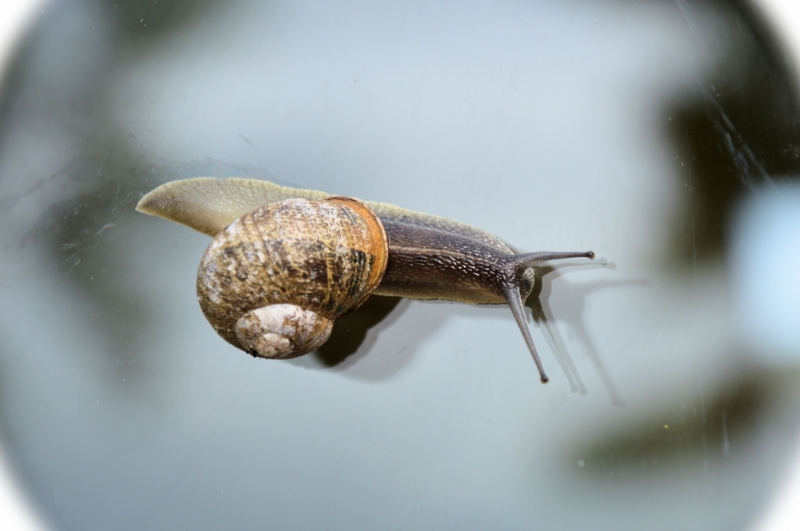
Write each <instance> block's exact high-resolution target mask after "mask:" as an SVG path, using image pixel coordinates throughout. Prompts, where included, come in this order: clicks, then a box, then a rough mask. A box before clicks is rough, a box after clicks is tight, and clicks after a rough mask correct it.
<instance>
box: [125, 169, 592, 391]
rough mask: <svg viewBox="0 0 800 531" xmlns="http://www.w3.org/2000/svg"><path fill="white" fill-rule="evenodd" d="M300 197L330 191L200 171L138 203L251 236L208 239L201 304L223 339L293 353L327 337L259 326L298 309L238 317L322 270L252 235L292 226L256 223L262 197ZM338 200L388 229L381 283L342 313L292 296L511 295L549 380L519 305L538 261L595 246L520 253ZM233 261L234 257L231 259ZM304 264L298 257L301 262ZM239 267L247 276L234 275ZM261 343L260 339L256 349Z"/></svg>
mask: <svg viewBox="0 0 800 531" xmlns="http://www.w3.org/2000/svg"><path fill="white" fill-rule="evenodd" d="M296 198H304V199H305V200H313V201H312V202H319V201H320V200H324V199H330V198H332V196H330V195H328V194H326V193H324V192H319V191H315V190H301V189H295V188H288V187H282V186H278V185H276V184H273V183H270V182H267V181H258V180H251V179H237V178H230V179H213V178H208V177H201V178H195V179H187V180H183V181H173V182H170V183H167V184H164V185H162V186H159V187H158V188H156V189H155V190H153V191H152V192H150V193H148V194H147V195H145V196H144V197H143V198H142V199H141V201H140V202H139V204H138V205H137V207H136V208H137V210H139V211H140V212H143V213H146V214H151V215H155V216H159V217H162V218H165V219H168V220H171V221H175V222H177V223H181V224H183V225H187V226H189V227H191V228H193V229H195V230H198V231H200V232H203V233H204V234H208V235H210V236H214V237H215V242H216V241H217V239H219V234H228V233H230V238H229V237H228V236H225V238H226V239H230V241H231V242H232V241H234V240H236V239H237V238H238V235H237V234H239V233H241V234H244V233H247V234H248V235H249V236H248V238H249V240H248V241H250V240H252V243H249V244H248V245H247V246H243V247H236V246H235V245H232V244H231V243H224V244H223V243H219V244H215V243H212V245H211V247H214V246H215V245H221V246H225V248H226V249H228V251H227V253H228V254H225V253H222V255H221V256H222V258H215V259H214V260H222V262H219V263H217V262H215V261H214V260H212V261H210V262H209V263H210V264H212V265H208V266H206V265H203V264H205V263H206V258H205V257H204V262H203V263H201V266H200V273H199V275H198V296H199V298H200V299H201V306H202V307H203V312H204V313H205V314H206V317H207V318H208V320H209V321H210V322H211V323H212V325H213V326H214V328H215V329H216V330H217V332H219V334H220V335H221V336H222V337H223V338H225V339H226V340H227V341H229V342H230V343H231V344H233V345H235V346H237V347H239V348H242V349H243V350H246V351H248V352H251V353H257V354H258V355H261V356H264V357H290V356H294V355H299V354H297V353H298V352H299V351H301V350H302V351H304V352H310V351H311V350H313V349H315V348H317V347H318V346H319V345H321V344H322V343H323V342H324V340H322V341H319V340H318V338H317V336H314V337H315V338H314V339H312V340H309V339H308V337H306V336H303V339H299V340H288V339H287V340H286V341H284V340H283V339H281V338H277V339H276V337H273V336H267V335H265V334H267V333H266V332H264V328H265V325H264V324H263V323H264V322H266V321H265V320H269V321H270V322H273V321H275V322H277V321H276V320H280V319H283V320H284V322H290V321H291V319H294V321H291V322H292V323H294V322H300V321H299V320H298V319H296V318H295V317H292V318H291V319H290V318H289V317H284V316H282V315H281V316H278V317H276V316H274V315H270V317H269V319H266V317H265V315H264V314H263V312H261V311H260V310H259V313H257V314H256V315H249V316H247V317H246V319H245V321H242V323H244V324H246V325H247V327H249V328H248V329H247V330H250V331H249V332H248V331H247V330H245V332H241V333H240V332H239V329H238V328H237V323H238V322H239V321H240V319H243V318H244V317H243V316H244V315H245V314H247V312H252V311H254V310H256V308H261V307H265V306H267V305H269V304H272V305H275V304H280V303H282V302H283V301H282V300H278V297H273V296H272V295H270V293H273V292H276V293H277V292H287V293H289V292H292V291H293V290H294V288H292V287H290V286H291V285H294V284H293V282H294V283H296V284H297V285H300V286H304V287H303V292H304V293H305V291H304V290H305V289H306V287H307V286H308V283H309V282H310V280H311V276H314V277H315V278H318V277H320V276H321V271H322V269H321V268H320V262H314V260H313V259H311V258H308V259H306V258H302V259H301V258H298V259H297V262H296V263H295V262H292V263H289V262H281V261H280V260H278V259H276V257H275V256H273V255H272V254H271V252H267V251H266V247H264V248H263V249H262V247H261V244H259V243H258V241H259V238H260V237H262V236H268V235H269V237H273V236H272V235H273V234H284V233H283V232H282V231H285V230H290V229H288V228H284V223H283V221H281V222H279V223H276V224H274V225H270V228H268V229H267V228H265V227H264V226H262V224H261V222H259V223H257V224H254V221H255V218H259V219H260V218H261V212H264V211H265V210H264V209H265V208H266V207H265V206H264V205H276V204H278V205H280V204H282V203H283V202H284V200H287V199H296ZM336 199H340V200H350V201H353V202H354V203H356V204H358V205H360V206H361V207H366V210H368V211H369V212H372V213H374V215H375V216H377V219H378V220H379V222H378V224H379V225H381V226H382V229H381V230H382V231H384V234H385V238H386V240H385V242H384V243H385V244H386V245H387V248H388V254H387V255H386V258H385V272H384V271H382V272H381V275H382V280H380V283H379V285H377V287H374V288H371V289H369V290H367V291H365V292H364V293H365V294H363V295H359V296H358V297H360V298H358V300H357V301H356V303H355V305H354V306H352V307H348V308H347V309H345V310H344V311H343V312H338V313H337V312H332V311H330V310H331V308H330V304H332V303H331V301H330V300H329V301H328V304H327V305H326V304H323V305H322V306H321V307H320V308H317V307H316V306H315V307H314V308H311V307H309V304H310V303H311V302H313V303H314V304H316V305H319V302H320V300H321V298H324V296H323V295H314V296H311V295H302V296H301V297H300V298H299V299H298V300H296V301H295V302H293V303H292V304H297V305H298V306H300V307H301V308H304V309H308V310H313V311H314V312H315V313H316V314H317V315H320V316H321V317H323V318H325V319H329V320H331V321H332V320H334V319H336V318H338V317H340V316H341V315H344V313H346V312H347V311H350V310H352V309H354V308H355V307H357V306H358V305H360V304H361V303H362V302H363V301H364V300H365V299H366V297H367V296H369V293H372V292H373V290H374V293H375V294H377V295H391V296H398V297H407V298H413V299H444V300H452V301H458V302H465V303H468V304H508V305H509V307H510V308H511V311H512V313H513V315H514V318H515V319H516V321H517V324H518V326H519V328H520V331H521V332H522V335H523V337H524V339H525V342H526V343H527V345H528V348H529V350H530V351H531V354H532V355H533V358H534V360H535V361H536V365H537V368H538V369H539V373H540V375H541V380H542V382H547V381H548V379H547V376H546V375H545V372H544V369H543V367H542V364H541V361H540V360H539V356H538V354H537V352H536V348H535V347H534V344H533V339H532V338H531V335H530V330H528V326H527V323H526V320H525V313H524V310H523V305H522V303H523V301H524V300H525V299H526V298H527V297H528V296H529V295H530V293H531V291H532V290H533V284H534V280H535V276H536V270H535V269H534V266H535V265H536V264H539V263H541V262H544V261H547V260H554V259H561V258H575V257H585V258H594V253H593V252H591V251H587V252H566V253H558V252H538V253H529V254H522V255H517V254H515V253H514V251H513V250H512V249H511V248H510V247H508V245H506V244H505V243H504V242H503V241H502V240H500V239H499V238H497V237H496V236H494V235H492V234H490V233H488V232H486V231H483V230H480V229H478V228H475V227H472V226H470V225H467V224H464V223H460V222H457V221H453V220H449V219H446V218H442V217H438V216H432V215H429V214H423V213H419V212H412V211H410V210H406V209H403V208H400V207H397V206H394V205H390V204H386V203H376V202H371V201H364V202H361V201H358V200H353V199H348V198H336ZM323 202H324V201H323ZM267 210H269V209H268V208H267ZM367 217H369V216H367ZM256 225H258V228H256ZM287 226H288V225H287ZM291 230H294V229H291ZM309 230H311V229H309ZM312 232H313V230H312ZM262 239H263V238H262ZM277 240H280V241H282V242H288V241H289V237H288V236H285V235H283V236H279V237H278V238H277ZM226 242H227V240H226ZM211 247H209V251H210V250H211ZM288 247H289V246H288V244H287V246H286V247H282V249H283V250H284V251H286V252H289V251H288ZM298 252H299V253H300V256H301V257H304V256H305V255H306V253H307V252H308V249H303V248H298ZM217 254H218V253H217ZM343 256H345V257H346V258H345V261H346V262H353V264H354V265H353V267H355V268H356V269H358V268H359V267H360V266H359V265H358V264H360V263H361V260H362V259H361V256H360V255H355V254H352V253H350V254H347V252H346V253H345V254H344V255H343ZM326 260H327V259H326ZM376 260H377V258H376ZM234 263H235V264H237V265H236V266H232V265H231V264H234ZM301 263H303V264H304V265H302V267H301V266H300V264H301ZM326 263H327V262H326ZM213 264H216V265H213ZM270 264H272V265H270ZM276 264H277V265H276ZM296 266H297V267H296ZM226 267H227V268H228V269H229V270H231V268H233V269H235V270H236V271H237V273H236V275H234V277H233V278H230V279H228V280H226V279H223V278H218V279H217V278H216V277H215V279H214V280H209V278H210V277H209V278H207V277H208V274H207V273H206V272H205V271H206V268H212V269H213V270H214V273H215V274H217V273H219V272H221V271H223V270H225V268H226ZM338 267H341V268H344V267H345V266H344V265H337V266H335V267H334V269H333V270H332V271H334V273H333V274H331V275H329V276H330V277H331V278H330V279H329V280H330V282H328V283H327V284H326V289H328V288H333V289H334V290H337V289H338V290H339V291H340V292H341V291H345V292H346V291H348V290H349V288H347V287H345V288H344V289H343V290H342V289H341V288H340V287H337V282H333V280H334V278H333V277H336V278H337V279H340V278H341V274H340V273H338V272H336V271H338V269H336V268H338ZM251 268H255V270H258V272H259V273H260V272H261V271H262V270H263V269H265V268H266V269H272V270H275V271H277V272H278V277H279V280H280V282H279V285H280V286H281V288H280V289H278V290H277V291H276V290H274V289H273V290H272V291H271V290H270V289H265V288H262V287H260V282H261V281H260V280H259V278H260V277H259V276H258V275H257V274H256V273H255V272H254V270H251ZM314 271H317V273H314ZM239 276H242V278H243V279H242V280H236V279H238V278H239ZM201 278H202V280H201ZM295 281H297V282H295ZM312 283H313V282H312ZM210 284H214V285H215V289H214V293H213V294H212V293H210V292H209V293H208V294H207V295H206V294H205V292H204V291H203V290H205V289H206V288H205V287H204V286H206V285H210ZM201 285H202V287H201ZM320 287H321V286H320ZM201 292H202V293H201ZM309 293H310V292H309ZM315 293H316V292H315ZM294 295H297V293H294ZM214 297H218V298H225V299H226V302H225V304H224V307H225V308H226V309H225V310H224V311H223V310H220V309H217V308H216V307H212V306H211V305H208V304H207V303H204V302H203V299H204V298H205V299H207V300H213V298H214ZM314 297H316V299H315V298H314ZM337 297H338V295H337ZM317 299H319V300H317ZM336 300H338V298H337V299H336ZM256 301H258V302H256ZM215 304H216V303H215ZM336 304H338V303H336ZM334 306H336V305H335V304H334ZM228 308H230V309H228ZM292 315H294V314H292ZM287 319H289V321H287ZM306 321H308V320H306ZM306 321H304V322H306ZM308 322H309V323H310V321H308ZM244 324H243V325H241V326H240V328H241V327H242V326H244ZM270 326H274V325H270ZM281 326H283V325H281ZM292 326H295V325H292ZM292 326H288V328H291V327H292ZM307 326H312V325H311V324H308V325H307ZM313 327H315V330H317V333H318V334H320V333H324V330H326V329H327V333H328V334H329V333H330V329H329V328H326V327H327V325H326V324H325V323H316V322H315V323H314V324H313ZM295 328H296V326H295ZM320 331H322V332H320ZM269 333H271V332H269ZM281 337H283V336H281ZM298 337H299V336H298ZM309 337H310V336H309ZM326 338H327V337H326ZM288 343H298V345H299V343H303V344H304V345H305V346H303V347H300V346H298V345H293V346H288ZM258 345H261V346H260V347H258V348H256V346H258ZM262 351H263V352H262ZM304 352H303V353H304ZM267 354H269V355H267Z"/></svg>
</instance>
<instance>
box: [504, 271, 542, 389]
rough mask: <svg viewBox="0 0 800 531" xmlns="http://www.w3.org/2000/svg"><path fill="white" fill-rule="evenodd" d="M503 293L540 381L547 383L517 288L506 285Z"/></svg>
mask: <svg viewBox="0 0 800 531" xmlns="http://www.w3.org/2000/svg"><path fill="white" fill-rule="evenodd" d="M505 295H506V299H507V300H508V306H509V307H510V308H511V313H513V314H514V319H516V320H517V325H519V329H520V331H521V332H522V337H524V338H525V343H527V345H528V350H530V351H531V354H532V355H533V361H535V362H536V368H537V369H539V375H540V376H541V379H542V383H547V382H548V381H549V380H550V379H549V378H548V377H547V374H545V372H544V367H543V366H542V360H541V359H539V353H538V352H536V347H535V346H534V345H533V338H532V337H531V331H530V330H529V329H528V323H527V320H526V319H525V311H524V310H523V306H522V297H521V296H520V294H519V288H517V287H516V286H508V287H507V288H506V289H505Z"/></svg>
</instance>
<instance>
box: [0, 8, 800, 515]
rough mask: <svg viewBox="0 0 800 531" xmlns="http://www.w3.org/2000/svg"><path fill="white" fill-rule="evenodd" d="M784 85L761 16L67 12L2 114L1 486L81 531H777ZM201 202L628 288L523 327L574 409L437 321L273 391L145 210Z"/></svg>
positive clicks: (475, 330) (473, 326) (567, 289)
mask: <svg viewBox="0 0 800 531" xmlns="http://www.w3.org/2000/svg"><path fill="white" fill-rule="evenodd" d="M787 71H788V70H787V67H786V64H785V60H784V59H783V55H782V51H781V50H780V49H779V44H776V43H775V40H774V39H773V37H772V36H771V34H770V32H769V29H768V28H767V27H765V25H764V24H763V22H762V21H761V19H760V18H759V17H758V15H757V13H755V12H754V11H752V10H751V8H750V7H748V5H746V4H744V3H743V2H723V1H708V2H693V1H679V2H673V3H669V2H656V1H643V2H637V3H630V2H618V1H607V2H585V1H580V0H570V1H564V2H557V3H553V2H544V1H531V2H519V1H512V2H510V3H508V2H506V3H501V4H497V5H495V4H485V5H484V4H477V3H466V4H465V3H463V2H462V3H458V2H442V3H436V4H431V3H427V2H417V3H415V2H411V3H408V2H406V3H401V4H396V3H372V4H368V5H367V4H364V3H361V2H338V3H335V4H324V5H318V4H310V3H303V2H289V3H273V2H257V1H244V0H242V1H235V2H214V1H206V2H190V3H186V2H182V1H177V0H175V1H161V2H158V3H153V4H152V5H151V4H149V3H131V2H129V3H125V2H118V3H116V4H115V3H113V2H105V1H101V0H82V1H79V2H60V3H59V2H56V3H54V4H52V5H51V6H49V7H48V9H47V10H46V13H45V14H44V15H42V16H41V17H40V19H39V20H38V22H37V25H36V26H35V27H34V28H33V29H32V30H31V32H30V34H29V35H28V37H27V39H26V40H25V42H24V43H23V45H22V46H21V47H20V49H19V54H18V57H17V59H16V61H15V62H14V63H13V65H12V67H11V70H10V71H9V72H8V75H7V76H6V78H5V79H6V82H5V85H4V86H3V87H2V95H1V96H0V97H1V98H2V100H0V220H2V226H3V228H4V229H3V230H2V231H0V249H2V250H1V251H0V293H2V298H0V301H2V303H1V304H0V334H2V337H3V339H4V340H3V342H2V345H1V346H0V366H1V367H2V371H0V396H2V400H1V401H0V426H1V427H2V437H3V442H4V448H5V451H6V452H7V454H8V455H9V456H10V457H11V459H12V460H13V462H14V463H15V466H16V469H17V471H18V473H19V475H20V477H21V478H22V480H23V481H24V483H25V485H26V487H27V490H28V492H29V494H30V496H31V497H32V498H33V499H34V500H35V501H36V503H37V504H38V506H39V508H40V509H41V511H42V512H43V514H44V515H46V517H47V518H48V519H49V521H50V522H51V523H52V525H53V527H54V528H57V529H83V530H90V529H223V528H234V529H243V528H245V529H246V528H276V529H281V528H286V529H295V528H309V529H316V528H334V529H345V528H347V529H351V528H383V527H389V528H415V529H417V528H420V529H441V528H468V529H475V528H478V529H480V528H511V529H517V528H530V527H536V526H538V527H549V528H557V529H585V528H586V527H589V526H591V527H592V528H599V529H632V530H635V529H665V530H667V529H668V530H672V529H697V530H707V529H746V528H748V526H750V525H751V524H752V522H754V521H755V519H756V518H757V517H758V515H759V514H760V511H761V510H762V509H763V507H764V506H765V503H766V501H767V500H768V499H769V497H770V495H771V494H772V492H773V490H774V489H775V487H776V485H777V484H778V482H779V480H780V479H781V474H782V471H783V468H784V462H785V460H786V458H787V456H788V455H789V453H790V448H791V447H792V445H793V443H794V439H795V432H796V428H797V421H798V415H797V413H796V411H794V410H793V407H792V405H793V404H794V403H795V400H797V396H796V391H795V390H794V389H796V388H797V385H796V380H797V370H796V367H797V363H796V361H795V360H796V359H797V356H796V353H797V345H796V344H795V342H793V338H792V336H791V334H790V333H786V330H791V329H792V323H796V322H797V321H796V320H797V316H796V313H795V312H792V311H791V308H792V306H791V303H788V306H787V305H786V304H787V303H786V302H785V301H791V300H793V299H794V298H796V297H792V294H795V293H796V291H797V282H796V280H794V279H793V278H792V275H791V274H790V273H789V274H788V275H787V271H791V270H790V269H789V268H788V267H787V265H788V264H790V263H794V261H796V259H797V257H796V256H795V255H796V252H795V249H796V248H797V245H796V243H797V242H796V239H792V235H794V234H797V231H796V230H791V227H794V226H795V225H796V221H797V220H796V219H795V218H796V214H795V211H796V210H797V208H798V207H797V200H796V197H795V195H796V194H795V193H794V191H793V186H794V184H793V183H794V181H795V177H794V176H796V175H798V165H800V164H799V163H798V161H800V150H798V148H797V146H798V145H800V143H799V142H798V140H797V131H798V129H797V125H796V124H797V123H800V122H799V120H798V102H797V90H796V87H795V86H794V81H793V78H791V77H790V76H789V75H788V74H787ZM196 176H213V177H229V176H240V177H249V178H258V179H267V180H271V181H274V182H278V183H280V184H284V185H291V186H296V187H302V188H311V189H321V190H326V191H328V192H331V193H336V194H343V195H350V196H355V197H360V198H364V199H367V200H376V201H384V202H390V203H393V204H396V205H399V206H401V207H404V208H408V209H410V210H415V211H420V212H427V213H431V214H436V215H440V216H445V217H448V218H451V219H456V220H459V221H462V222H465V223H469V224H471V225H474V226H476V227H480V228H482V229H484V230H487V231H488V232H490V233H492V234H495V235H497V236H499V237H500V238H502V239H503V240H504V241H505V242H507V243H508V244H509V245H510V246H512V247H513V248H514V249H515V250H517V251H518V252H532V251H538V250H564V249H567V250H569V249H593V250H594V251H595V252H596V253H597V255H598V260H597V261H596V263H594V264H591V265H585V264H579V263H578V262H574V263H565V264H547V266H546V267H542V269H541V271H540V272H541V273H542V274H543V275H542V276H541V281H540V283H538V284H537V285H536V286H535V287H534V295H535V296H534V297H532V298H531V299H529V300H528V307H529V309H530V313H531V315H532V317H533V323H534V324H532V328H533V336H534V341H535V342H536V344H537V346H538V348H539V352H540V354H541V356H542V359H543V363H544V366H545V369H546V370H547V371H548V373H549V374H550V377H551V378H550V379H551V381H550V383H549V384H547V385H546V386H542V385H540V384H539V382H538V375H537V372H536V368H535V366H534V364H533V363H532V361H531V359H530V356H529V354H528V353H527V349H526V348H525V344H524V342H523V341H522V339H521V338H520V337H519V331H518V329H517V325H516V323H515V322H514V320H513V318H512V317H511V315H510V314H509V312H508V310H507V309H506V308H504V307H491V306H474V307H473V306H467V305H459V304H454V303H449V302H441V301H409V300H399V299H381V298H377V297H376V298H373V299H371V300H370V301H369V302H368V303H367V305H366V306H365V307H364V308H363V309H362V310H360V311H359V312H357V313H353V314H351V315H350V316H348V317H347V318H345V319H342V321H341V322H340V323H338V324H337V325H336V326H335V327H334V331H333V336H332V338H331V340H330V342H329V343H328V344H326V346H325V347H323V348H322V349H320V350H319V351H318V352H316V353H314V354H310V355H307V356H304V357H301V358H298V359H296V360H292V361H287V362H269V361H263V360H255V359H253V358H251V357H249V356H246V355H243V354H242V353H241V352H239V351H238V350H236V349H234V348H233V347H231V346H229V345H227V344H226V343H225V342H224V341H223V340H221V339H220V338H219V337H217V336H216V334H215V333H214V332H213V330H211V329H210V328H209V327H208V326H207V324H206V322H205V320H204V319H203V316H202V314H201V312H200V310H199V308H198V306H197V303H196V296H195V291H194V290H195V275H196V268H197V263H198V261H199V258H200V256H201V255H202V253H203V251H204V250H205V247H206V246H207V245H208V239H207V238H206V237H205V236H203V235H201V234H197V233H193V232H192V231H189V230H187V229H185V228H182V227H178V226H176V225H172V224H167V223H164V222H159V220H155V219H152V218H148V217H145V216H142V215H140V214H137V213H135V212H134V211H133V207H134V206H135V204H136V203H137V201H138V200H139V198H140V197H141V196H142V194H143V193H145V192H147V191H149V190H151V189H153V188H155V187H156V186H157V185H159V184H161V183H164V182H167V181H170V180H175V179H182V178H188V177H196ZM782 301H783V302H782ZM782 308H784V309H782ZM526 312H527V310H526ZM529 319H530V317H529ZM794 409H796V408H794Z"/></svg>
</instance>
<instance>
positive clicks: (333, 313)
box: [197, 197, 388, 357]
mask: <svg viewBox="0 0 800 531" xmlns="http://www.w3.org/2000/svg"><path fill="white" fill-rule="evenodd" d="M387 261H388V240H387V237H386V233H385V231H384V229H383V225H382V224H381V222H380V220H379V219H378V217H377V216H376V215H375V213H374V212H372V210H371V209H369V208H368V207H367V206H366V205H364V204H363V203H361V202H360V201H358V200H355V199H351V198H344V197H332V198H328V199H324V200H318V201H309V200H306V199H287V200H284V201H278V202H276V203H271V204H269V205H265V206H263V207H260V208H257V209H256V210H254V211H252V212H249V213H248V214H245V215H244V216H242V217H240V218H238V219H236V220H235V221H234V222H233V223H231V224H230V225H228V227H226V228H225V229H224V230H222V231H220V232H219V233H218V234H217V235H216V236H215V237H214V240H213V241H212V242H211V245H209V247H208V249H207V250H206V252H205V254H204V255H203V258H202V260H201V261H200V267H199V269H198V272H197V297H198V300H199V302H200V307H201V309H202V311H203V314H204V315H205V316H206V319H208V321H209V323H211V325H212V326H213V327H214V329H215V330H216V331H217V333H218V334H219V335H220V336H222V337H223V338H224V339H225V340H226V341H228V342H229V343H231V344H232V345H234V346H236V347H238V348H241V349H243V350H246V351H250V352H252V351H253V346H252V341H253V340H252V339H251V340H248V341H250V343H247V344H242V340H241V339H240V338H242V337H243V332H242V325H240V326H239V330H238V335H237V322H238V321H239V320H240V319H241V318H243V317H244V316H245V314H248V312H253V311H254V310H256V309H259V308H264V307H267V306H270V305H284V304H288V305H294V306H297V307H299V308H301V309H303V310H309V311H311V312H314V313H315V314H318V315H319V316H321V317H322V318H324V319H326V320H330V321H333V320H335V319H337V318H339V317H341V316H343V315H345V314H347V313H348V312H350V311H352V310H354V309H356V308H357V307H358V306H360V305H361V304H362V303H363V302H364V301H365V300H366V299H367V297H369V295H370V294H371V293H372V291H373V290H374V289H375V288H376V287H377V286H378V284H379V283H380V281H381V278H382V277H383V273H384V271H385V270H386V264H387ZM261 317H264V316H263V315H262V314H258V313H257V314H251V316H250V321H247V322H248V323H252V324H253V325H254V326H256V325H257V326H260V325H258V323H256V321H259V320H260V319H261ZM317 328H318V329H319V330H323V329H324V328H325V327H324V326H322V325H319V326H317ZM329 334H330V326H328V327H327V332H326V334H325V336H326V337H325V339H327V335H329ZM244 335H245V336H247V334H246V333H245V334H244ZM322 342H324V339H323V341H322ZM322 342H320V343H319V344H315V343H313V341H312V344H313V345H312V346H314V348H316V347H317V346H319V345H321V344H322ZM312 350H313V349H312ZM292 355H299V354H289V355H280V356H277V357H291V356H292Z"/></svg>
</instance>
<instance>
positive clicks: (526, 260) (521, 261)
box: [514, 251, 594, 269]
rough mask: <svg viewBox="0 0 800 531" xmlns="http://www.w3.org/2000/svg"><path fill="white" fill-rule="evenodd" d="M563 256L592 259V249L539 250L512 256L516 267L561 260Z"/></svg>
mask: <svg viewBox="0 0 800 531" xmlns="http://www.w3.org/2000/svg"><path fill="white" fill-rule="evenodd" d="M564 258H591V259H594V251H579V252H563V253H561V252H551V251H540V252H538V253H526V254H519V255H517V256H515V257H514V264H515V265H516V266H517V268H518V269H519V268H522V267H531V266H535V265H537V264H541V263H542V262H547V261H548V260H562V259H564Z"/></svg>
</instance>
